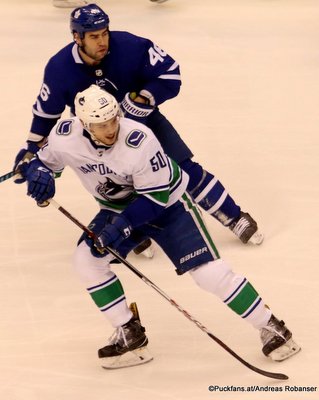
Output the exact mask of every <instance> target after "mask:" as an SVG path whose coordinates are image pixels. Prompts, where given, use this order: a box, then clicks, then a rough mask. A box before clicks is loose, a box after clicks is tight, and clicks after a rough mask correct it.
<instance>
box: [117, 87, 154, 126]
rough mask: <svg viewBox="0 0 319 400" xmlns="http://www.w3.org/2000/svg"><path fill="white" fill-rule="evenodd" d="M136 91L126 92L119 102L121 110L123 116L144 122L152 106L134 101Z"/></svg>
mask: <svg viewBox="0 0 319 400" xmlns="http://www.w3.org/2000/svg"><path fill="white" fill-rule="evenodd" d="M136 97H137V95H136V93H126V95H125V97H124V100H123V101H122V103H121V110H122V111H123V115H124V117H125V118H131V119H134V120H135V121H137V122H140V123H142V124H145V122H146V120H147V117H148V116H149V115H150V114H151V113H152V112H153V110H154V107H153V106H150V105H148V104H144V103H138V102H137V101H134V98H136Z"/></svg>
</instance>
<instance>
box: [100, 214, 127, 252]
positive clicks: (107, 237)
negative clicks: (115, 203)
mask: <svg viewBox="0 0 319 400" xmlns="http://www.w3.org/2000/svg"><path fill="white" fill-rule="evenodd" d="M131 232H132V227H131V224H130V222H129V221H128V220H127V219H126V218H125V217H124V216H122V215H118V216H117V215H116V216H114V217H112V219H111V221H110V223H107V224H106V225H105V227H104V228H103V229H102V231H101V232H100V233H99V235H98V238H97V243H96V246H97V248H98V249H103V248H105V247H106V246H110V247H111V248H112V249H114V250H116V249H117V248H118V247H119V245H120V244H121V243H122V242H123V240H125V239H126V238H128V237H129V236H130V234H131Z"/></svg>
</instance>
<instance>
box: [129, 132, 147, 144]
mask: <svg viewBox="0 0 319 400" xmlns="http://www.w3.org/2000/svg"><path fill="white" fill-rule="evenodd" d="M145 138H146V133H144V132H142V131H139V130H134V131H132V132H130V133H129V134H128V136H127V138H126V140H125V142H126V144H127V145H128V146H130V147H140V145H141V143H142V142H143V140H144V139H145Z"/></svg>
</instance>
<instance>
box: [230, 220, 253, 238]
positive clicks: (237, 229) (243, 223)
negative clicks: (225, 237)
mask: <svg viewBox="0 0 319 400" xmlns="http://www.w3.org/2000/svg"><path fill="white" fill-rule="evenodd" d="M249 225H250V223H249V221H248V220H247V219H246V218H244V217H242V218H240V220H239V221H238V222H237V224H236V225H235V226H234V228H233V232H234V233H235V234H236V235H238V236H240V235H241V234H242V233H243V232H244V231H245V230H246V228H248V226H249Z"/></svg>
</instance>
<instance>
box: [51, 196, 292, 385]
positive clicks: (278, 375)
mask: <svg viewBox="0 0 319 400" xmlns="http://www.w3.org/2000/svg"><path fill="white" fill-rule="evenodd" d="M48 201H49V202H50V204H51V205H52V206H54V207H55V208H56V209H57V210H59V211H60V212H61V213H62V214H64V215H65V216H66V217H67V218H68V219H70V220H71V221H72V222H74V223H75V225H77V226H78V227H79V228H80V229H82V230H83V231H84V232H85V233H86V234H87V235H88V236H89V237H90V238H92V239H93V240H94V241H97V236H96V235H95V233H94V232H92V231H91V230H90V229H89V228H88V227H87V226H85V225H84V224H82V223H81V222H80V221H79V220H77V219H76V218H75V217H74V216H73V215H72V214H70V213H69V212H68V211H67V210H66V209H65V208H63V207H62V206H61V205H60V204H59V203H57V202H56V201H55V200H54V199H50V200H48ZM105 249H106V250H107V251H108V252H109V253H110V254H112V255H113V256H114V257H115V258H116V259H117V260H118V261H120V262H121V263H122V264H124V265H125V266H126V267H127V268H128V269H129V270H131V271H132V272H133V273H134V274H135V275H137V276H138V277H139V278H140V279H142V281H143V282H144V283H146V284H147V285H148V286H150V287H151V288H152V289H154V290H155V291H156V292H157V293H159V294H160V295H161V296H162V297H164V299H166V300H167V301H168V302H169V303H170V304H171V305H172V306H174V307H175V308H176V309H177V310H178V311H180V312H181V313H182V314H184V316H185V317H186V318H187V319H188V320H190V321H191V322H193V323H194V324H195V325H196V326H197V327H198V328H199V329H200V330H201V331H203V332H205V333H206V334H207V335H208V336H209V337H210V338H211V339H213V340H214V341H215V342H216V343H217V344H219V345H220V346H221V347H222V348H223V349H224V350H226V351H227V352H228V353H229V354H230V355H232V356H233V357H234V358H236V360H238V361H239V362H240V363H242V364H243V365H244V366H245V367H247V368H249V369H250V370H252V371H254V372H256V373H257V374H260V375H264V376H267V377H268V378H273V379H279V380H287V379H289V377H288V376H287V375H285V374H281V373H276V372H270V371H264V370H262V369H260V368H257V367H255V366H254V365H252V364H250V363H249V362H247V361H246V360H244V359H243V358H241V357H240V356H239V355H238V354H237V353H235V352H234V351H233V350H232V349H231V348H230V347H228V346H227V345H226V344H225V343H224V342H222V341H221V340H220V339H219V338H218V337H216V336H215V335H213V334H212V333H211V332H210V331H209V330H208V329H207V328H206V327H205V326H204V325H203V324H202V323H200V322H199V321H197V320H196V319H195V318H194V317H193V316H192V315H191V314H189V313H188V311H186V310H185V309H184V308H182V307H181V306H180V305H179V304H178V303H176V301H175V300H173V299H172V298H171V297H169V296H168V295H167V294H166V293H165V292H164V291H163V290H162V289H160V288H159V287H158V286H157V285H156V284H155V283H153V282H152V281H151V280H150V279H149V278H147V277H146V276H145V275H144V274H142V272H140V271H139V270H138V269H137V268H135V267H134V266H133V265H132V264H131V263H130V262H128V261H127V260H126V259H125V258H123V257H122V256H121V255H120V254H118V253H117V252H116V251H115V250H113V249H112V248H110V247H106V248H105Z"/></svg>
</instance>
